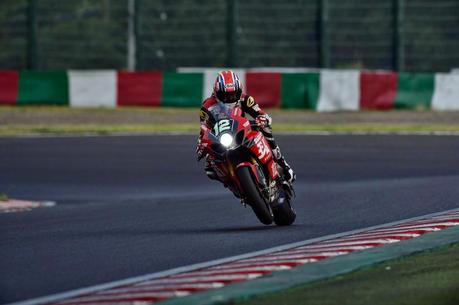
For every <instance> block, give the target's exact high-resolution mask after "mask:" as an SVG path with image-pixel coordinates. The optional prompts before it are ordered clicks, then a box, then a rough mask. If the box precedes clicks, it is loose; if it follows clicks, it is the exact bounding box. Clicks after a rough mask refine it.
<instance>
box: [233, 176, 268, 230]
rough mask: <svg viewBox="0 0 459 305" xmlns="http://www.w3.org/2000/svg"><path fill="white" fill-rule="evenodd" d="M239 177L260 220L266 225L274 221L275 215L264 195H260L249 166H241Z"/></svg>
mask: <svg viewBox="0 0 459 305" xmlns="http://www.w3.org/2000/svg"><path fill="white" fill-rule="evenodd" d="M237 177H238V178H239V182H240V183H241V187H242V188H243V190H242V191H243V192H244V194H245V196H246V203H247V204H248V205H250V206H251V207H252V210H253V212H254V213H255V215H256V216H257V218H258V220H259V221H260V222H261V223H262V224H265V225H269V224H271V223H272V222H273V215H272V213H271V210H270V209H269V207H268V205H267V204H266V202H265V201H264V200H263V197H261V195H260V191H259V190H258V188H257V186H256V183H255V181H254V178H253V176H252V175H251V173H250V169H249V168H248V167H241V168H238V170H237Z"/></svg>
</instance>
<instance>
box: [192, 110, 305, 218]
mask: <svg viewBox="0 0 459 305" xmlns="http://www.w3.org/2000/svg"><path fill="white" fill-rule="evenodd" d="M208 110H209V113H207V114H206V116H207V122H208V125H209V126H211V127H207V126H206V125H202V127H201V128H202V129H203V130H202V132H203V137H202V140H201V145H202V146H203V147H204V150H205V153H207V154H208V157H207V158H208V160H209V162H210V164H211V166H212V168H213V169H214V171H215V173H216V174H217V176H218V180H220V181H221V182H222V183H223V184H224V186H225V187H228V188H229V189H230V190H231V191H232V192H233V193H234V195H235V196H236V197H238V198H240V200H241V203H242V204H243V205H249V206H250V207H251V208H252V210H253V211H254V213H255V215H256V216H257V218H258V220H259V221H260V222H261V223H263V224H265V225H269V224H271V223H272V222H273V221H274V223H275V224H276V225H279V226H287V225H291V224H292V223H293V222H294V221H295V218H296V213H295V210H294V209H293V207H292V199H293V198H294V196H295V193H294V190H293V185H292V184H291V183H290V182H288V181H287V180H286V179H284V175H283V170H282V167H280V166H279V165H278V164H277V163H276V161H275V160H274V158H273V152H272V150H271V147H270V146H269V144H268V142H267V140H266V139H265V137H264V136H263V134H262V133H261V131H260V130H259V127H258V125H257V124H256V123H255V121H250V120H248V119H246V118H245V117H243V116H242V110H241V109H240V108H239V107H235V108H231V107H229V106H227V105H226V104H224V103H221V102H217V104H215V105H214V106H212V107H210V108H209V109H208Z"/></svg>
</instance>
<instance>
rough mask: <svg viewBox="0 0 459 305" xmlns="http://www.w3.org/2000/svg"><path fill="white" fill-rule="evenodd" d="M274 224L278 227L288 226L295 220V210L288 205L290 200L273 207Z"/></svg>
mask: <svg viewBox="0 0 459 305" xmlns="http://www.w3.org/2000/svg"><path fill="white" fill-rule="evenodd" d="M273 214H274V222H275V223H276V225H278V226H289V225H291V224H292V223H293V222H294V221H295V219H296V213H295V210H294V209H293V208H292V206H291V204H290V200H288V199H286V200H285V202H283V203H282V204H280V205H278V206H276V207H273Z"/></svg>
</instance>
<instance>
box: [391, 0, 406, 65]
mask: <svg viewBox="0 0 459 305" xmlns="http://www.w3.org/2000/svg"><path fill="white" fill-rule="evenodd" d="M393 9H394V13H393V14H394V51H393V52H394V69H395V71H398V72H400V71H403V70H405V46H404V42H405V37H404V33H405V0H394V1H393Z"/></svg>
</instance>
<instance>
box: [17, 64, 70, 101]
mask: <svg viewBox="0 0 459 305" xmlns="http://www.w3.org/2000/svg"><path fill="white" fill-rule="evenodd" d="M17 103H18V104H19V105H37V104H38V105H40V104H47V105H48V104H56V105H68V103H69V85H68V77H67V72H66V71H47V72H37V71H21V72H20V73H19V94H18V100H17Z"/></svg>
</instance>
